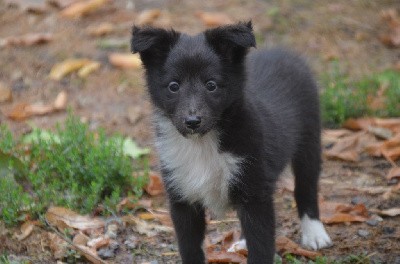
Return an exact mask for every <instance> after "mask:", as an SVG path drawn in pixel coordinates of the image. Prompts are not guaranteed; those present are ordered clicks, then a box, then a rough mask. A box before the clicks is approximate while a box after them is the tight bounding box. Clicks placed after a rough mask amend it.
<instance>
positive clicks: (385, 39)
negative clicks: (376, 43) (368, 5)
mask: <svg viewBox="0 0 400 264" xmlns="http://www.w3.org/2000/svg"><path fill="white" fill-rule="evenodd" d="M381 16H382V18H383V19H384V20H385V21H386V22H387V23H388V26H389V29H390V31H389V33H387V34H383V35H381V36H380V40H381V41H382V43H383V44H385V45H386V46H388V47H390V48H397V47H400V17H399V15H398V13H397V10H396V9H394V8H393V9H388V10H384V11H383V12H382V13H381Z"/></svg>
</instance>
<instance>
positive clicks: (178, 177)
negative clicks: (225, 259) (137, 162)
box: [155, 115, 242, 216]
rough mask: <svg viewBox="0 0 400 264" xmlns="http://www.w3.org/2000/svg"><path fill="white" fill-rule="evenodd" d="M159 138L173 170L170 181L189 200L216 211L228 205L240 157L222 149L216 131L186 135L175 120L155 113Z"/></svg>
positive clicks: (164, 159)
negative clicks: (229, 190) (176, 124)
mask: <svg viewBox="0 0 400 264" xmlns="http://www.w3.org/2000/svg"><path fill="white" fill-rule="evenodd" d="M155 118H156V122H157V125H158V129H159V130H160V133H159V135H158V136H157V140H156V147H157V149H158V152H159V155H160V160H161V164H162V166H164V167H165V168H166V169H168V170H170V171H172V175H170V177H169V178H168V181H169V183H170V185H171V187H172V188H175V189H176V191H177V192H178V193H179V194H180V195H182V197H183V199H185V200H188V201H189V202H192V203H194V202H200V203H202V204H203V205H204V206H205V207H207V208H208V209H210V210H211V211H212V212H213V213H214V214H215V215H217V216H221V215H223V213H224V212H225V211H226V209H227V208H228V207H229V197H228V189H229V184H230V182H232V181H234V180H235V179H233V177H234V175H236V174H237V173H239V170H240V163H241V161H242V159H241V158H239V157H236V156H234V155H232V154H231V153H224V152H220V150H219V139H218V133H217V132H216V131H210V132H208V133H207V134H205V135H203V136H198V135H190V136H189V137H188V138H186V137H183V136H182V135H181V134H180V133H179V132H178V130H177V129H176V128H175V126H174V125H173V124H172V122H171V121H170V120H169V119H167V118H165V117H163V116H161V115H156V116H155Z"/></svg>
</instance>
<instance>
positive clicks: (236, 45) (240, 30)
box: [204, 21, 256, 63]
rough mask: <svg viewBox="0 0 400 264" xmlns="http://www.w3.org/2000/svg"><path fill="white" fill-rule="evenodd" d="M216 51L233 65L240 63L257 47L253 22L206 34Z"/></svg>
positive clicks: (224, 27) (213, 30)
mask: <svg viewBox="0 0 400 264" xmlns="http://www.w3.org/2000/svg"><path fill="white" fill-rule="evenodd" d="M204 34H205V36H206V39H207V42H208V43H209V44H210V45H211V47H213V48H214V50H215V51H216V52H217V53H218V54H219V55H221V56H222V57H224V58H225V59H228V60H229V61H230V62H233V63H240V62H242V61H243V59H244V56H245V55H246V53H247V51H248V50H249V48H251V47H255V46H256V39H255V37H254V34H253V26H252V24H251V21H249V22H246V23H245V22H240V23H238V24H234V25H228V26H222V27H217V28H213V29H209V30H206V31H205V32H204Z"/></svg>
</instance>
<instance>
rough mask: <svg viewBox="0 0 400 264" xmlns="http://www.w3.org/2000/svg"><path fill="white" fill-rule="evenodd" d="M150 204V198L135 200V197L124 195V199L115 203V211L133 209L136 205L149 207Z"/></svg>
mask: <svg viewBox="0 0 400 264" xmlns="http://www.w3.org/2000/svg"><path fill="white" fill-rule="evenodd" d="M151 205H152V200H150V199H140V200H137V198H136V197H134V196H130V197H125V198H124V199H122V200H121V202H119V204H118V205H117V211H121V210H123V209H127V210H129V209H135V208H137V207H144V208H150V207H151Z"/></svg>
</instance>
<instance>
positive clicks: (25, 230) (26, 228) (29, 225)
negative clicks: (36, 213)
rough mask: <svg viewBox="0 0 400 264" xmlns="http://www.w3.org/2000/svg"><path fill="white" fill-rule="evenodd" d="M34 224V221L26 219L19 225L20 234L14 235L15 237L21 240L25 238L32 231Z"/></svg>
mask: <svg viewBox="0 0 400 264" xmlns="http://www.w3.org/2000/svg"><path fill="white" fill-rule="evenodd" d="M35 225H36V223H35V222H33V221H26V222H25V223H23V224H22V226H21V234H19V235H18V234H17V235H15V237H16V238H17V239H18V241H22V240H24V239H25V238H27V237H28V236H29V235H30V234H31V233H32V231H33V228H34V227H35Z"/></svg>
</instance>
